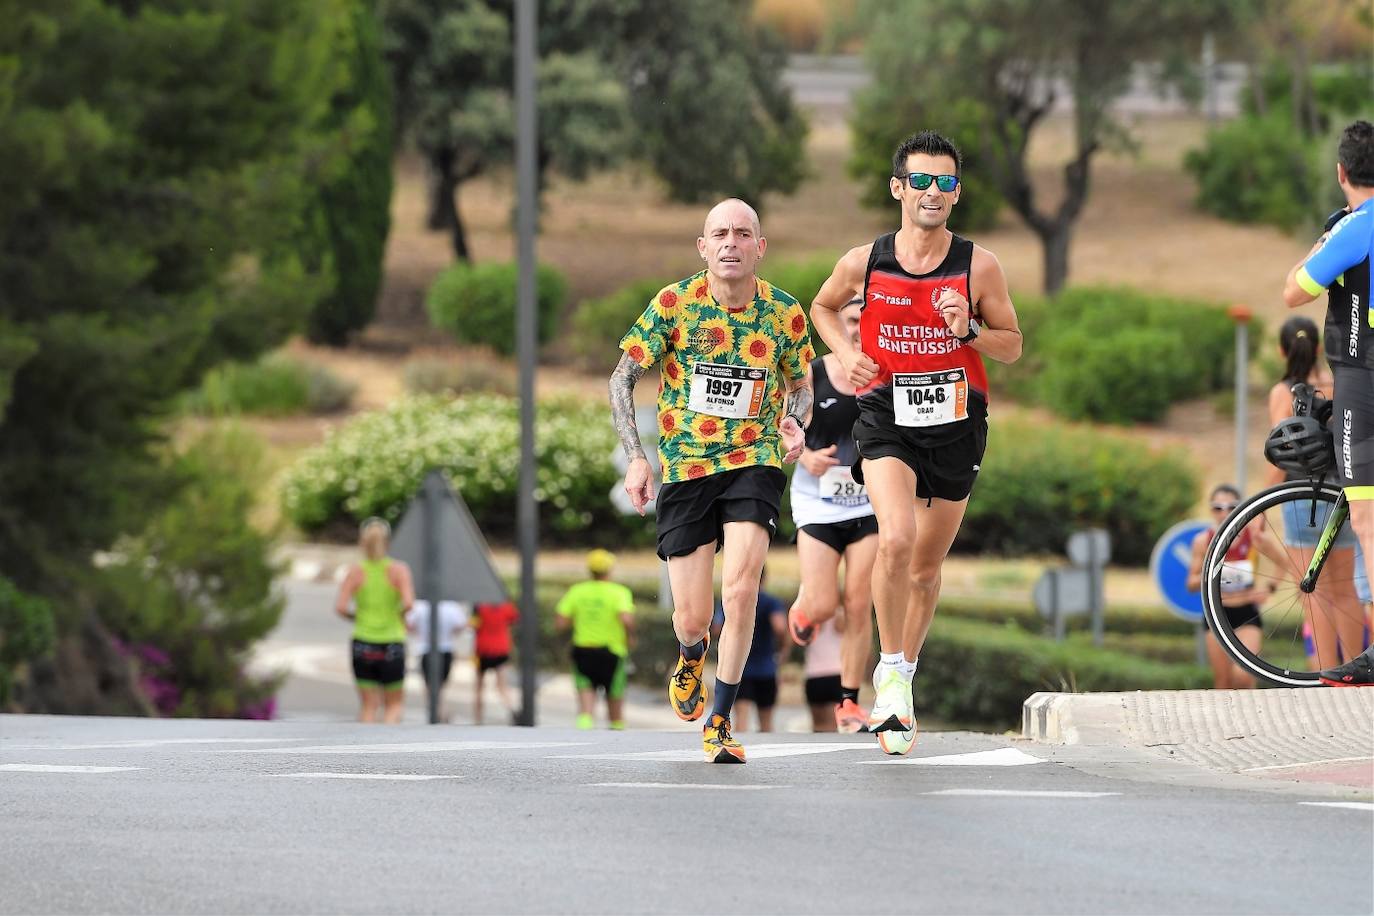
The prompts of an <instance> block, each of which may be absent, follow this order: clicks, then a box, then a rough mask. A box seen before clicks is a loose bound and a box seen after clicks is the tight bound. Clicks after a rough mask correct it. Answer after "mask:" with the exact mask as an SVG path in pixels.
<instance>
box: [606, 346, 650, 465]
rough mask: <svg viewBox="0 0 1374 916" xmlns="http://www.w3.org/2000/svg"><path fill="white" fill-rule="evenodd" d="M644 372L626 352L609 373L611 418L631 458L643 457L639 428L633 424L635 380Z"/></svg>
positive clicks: (621, 442)
mask: <svg viewBox="0 0 1374 916" xmlns="http://www.w3.org/2000/svg"><path fill="white" fill-rule="evenodd" d="M643 374H644V367H643V366H641V365H640V364H639V363H637V362H635V361H634V360H632V359H630V354H628V353H626V354H623V355H622V356H621V357H620V363H619V365H617V366H616V367H615V371H614V372H612V373H611V418H612V419H613V420H614V422H615V431H616V432H617V433H618V434H619V435H620V447H621V448H623V449H624V450H625V457H626V458H629V459H631V460H633V459H635V458H643V457H645V455H644V446H643V445H641V444H640V442H639V428H638V427H637V426H636V425H635V382H637V381H639V378H640V376H642V375H643Z"/></svg>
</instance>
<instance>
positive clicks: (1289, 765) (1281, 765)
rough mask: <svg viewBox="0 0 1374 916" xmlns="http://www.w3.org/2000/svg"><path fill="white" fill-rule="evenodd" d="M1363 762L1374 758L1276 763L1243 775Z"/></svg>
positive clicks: (1252, 769)
mask: <svg viewBox="0 0 1374 916" xmlns="http://www.w3.org/2000/svg"><path fill="white" fill-rule="evenodd" d="M1361 760H1369V761H1374V757H1329V758H1327V759H1326V760H1305V761H1303V762H1302V763H1275V764H1273V765H1271V766H1263V767H1246V768H1245V769H1243V770H1241V772H1242V773H1258V772H1259V771H1260V770H1291V769H1292V768H1293V767H1314V766H1319V765H1321V764H1323V763H1355V762H1357V761H1361Z"/></svg>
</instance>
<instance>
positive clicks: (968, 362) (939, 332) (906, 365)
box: [859, 233, 988, 446]
mask: <svg viewBox="0 0 1374 916" xmlns="http://www.w3.org/2000/svg"><path fill="white" fill-rule="evenodd" d="M895 239H896V233H888V234H887V235H884V236H881V237H880V238H878V239H877V240H876V241H874V243H873V251H872V253H871V254H870V255H869V258H868V270H867V274H866V276H865V280H864V307H863V320H862V322H861V324H860V336H861V338H862V341H863V352H864V353H865V354H866V355H867V356H869V357H871V358H872V359H873V360H874V361H875V362H876V363H877V364H878V374H877V376H876V377H875V378H874V379H873V381H872V382H870V383H869V384H868V385H866V386H864V387H863V388H862V389H860V390H859V408H860V410H861V411H863V412H865V413H870V414H875V415H876V417H875V418H877V417H880V418H882V420H884V421H885V422H889V423H890V422H893V420H894V416H895V414H894V409H895V408H894V404H893V395H894V387H893V376H894V375H896V376H898V380H899V382H906V383H913V382H914V383H917V384H914V385H911V384H908V385H902V386H901V387H900V392H899V393H900V394H903V395H906V397H905V398H904V400H906V401H907V402H908V404H907V405H906V406H909V407H913V408H915V409H921V408H922V407H924V408H927V409H928V410H929V411H931V412H932V413H934V412H935V411H939V412H940V415H935V416H931V417H930V419H934V420H938V419H940V418H941V416H942V415H944V414H948V415H949V416H950V417H951V418H952V419H951V420H950V421H949V422H945V423H934V424H931V425H921V426H911V427H908V428H909V429H910V430H911V438H912V441H914V442H915V443H917V444H920V445H926V446H933V445H941V444H944V443H947V442H950V441H952V440H954V439H957V438H959V437H960V436H963V435H965V434H966V433H967V431H968V424H967V423H964V422H962V421H964V420H975V421H978V420H983V419H985V418H986V417H987V415H988V375H987V369H986V368H985V367H984V366H983V357H981V356H980V355H978V352H977V351H976V350H974V349H973V348H972V347H969V346H965V345H964V344H962V343H960V342H959V340H958V339H956V338H955V336H954V335H953V334H952V333H951V332H950V330H949V328H948V327H947V326H946V325H945V320H944V318H943V317H942V316H941V315H940V313H939V312H938V311H937V310H936V308H935V303H936V302H938V301H939V299H940V296H941V295H942V294H943V293H944V292H945V290H947V289H953V290H954V291H955V292H957V293H959V294H960V295H961V296H963V297H964V298H965V299H968V300H969V301H970V302H972V301H973V297H972V296H971V295H970V291H969V268H970V265H971V263H972V260H973V243H972V242H970V241H969V240H968V239H965V238H960V237H959V236H957V235H955V236H954V237H953V239H952V240H951V241H950V246H949V253H948V254H947V255H945V259H944V261H942V262H941V263H940V265H939V266H938V267H936V268H935V269H934V270H932V271H931V272H930V273H927V274H920V275H916V274H910V273H907V272H906V270H904V269H903V268H902V265H901V264H899V263H898V262H897V255H896V251H895V246H894V241H895ZM974 317H975V318H977V314H976V312H975V314H974ZM913 376H915V378H913ZM922 383H924V384H922ZM942 394H943V395H952V398H951V399H950V400H949V402H948V404H945V403H944V402H939V403H934V402H932V403H929V404H925V403H923V404H920V405H916V404H911V403H910V401H911V400H913V399H914V398H916V397H920V398H921V399H922V400H923V401H924V400H925V399H926V398H928V397H931V396H933V395H942ZM899 425H903V426H905V425H906V424H899Z"/></svg>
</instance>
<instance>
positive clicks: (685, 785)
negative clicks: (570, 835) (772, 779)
mask: <svg viewBox="0 0 1374 916" xmlns="http://www.w3.org/2000/svg"><path fill="white" fill-rule="evenodd" d="M587 788H589V789H738V790H739V791H742V792H747V791H752V790H756V789H790V788H792V787H791V786H734V785H730V784H729V783H719V782H589V783H587Z"/></svg>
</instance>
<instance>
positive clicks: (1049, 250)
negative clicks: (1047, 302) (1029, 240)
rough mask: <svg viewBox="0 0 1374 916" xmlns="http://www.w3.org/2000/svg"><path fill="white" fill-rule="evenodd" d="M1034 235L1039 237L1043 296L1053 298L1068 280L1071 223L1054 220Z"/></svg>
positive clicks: (1069, 221) (1071, 233)
mask: <svg viewBox="0 0 1374 916" xmlns="http://www.w3.org/2000/svg"><path fill="white" fill-rule="evenodd" d="M1036 235H1038V236H1039V237H1040V245H1041V249H1042V258H1043V263H1044V268H1045V280H1044V289H1045V295H1047V296H1054V295H1057V294H1058V293H1059V291H1060V290H1062V289H1063V288H1064V284H1065V283H1067V282H1068V279H1069V240H1070V239H1071V238H1072V236H1073V221H1072V220H1065V219H1059V220H1055V221H1054V222H1053V223H1052V224H1050V225H1049V226H1046V227H1045V230H1044V231H1042V232H1037V233H1036Z"/></svg>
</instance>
